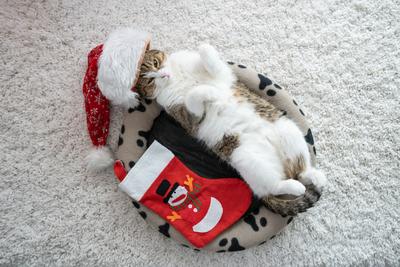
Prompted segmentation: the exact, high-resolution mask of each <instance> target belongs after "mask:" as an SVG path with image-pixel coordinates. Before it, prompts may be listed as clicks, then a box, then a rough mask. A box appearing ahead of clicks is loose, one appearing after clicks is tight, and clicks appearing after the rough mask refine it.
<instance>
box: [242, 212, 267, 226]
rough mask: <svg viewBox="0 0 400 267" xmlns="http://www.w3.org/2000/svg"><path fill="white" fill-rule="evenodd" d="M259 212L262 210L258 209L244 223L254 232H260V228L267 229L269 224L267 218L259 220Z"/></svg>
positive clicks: (245, 218)
mask: <svg viewBox="0 0 400 267" xmlns="http://www.w3.org/2000/svg"><path fill="white" fill-rule="evenodd" d="M259 212H260V208H256V209H255V210H254V211H252V212H251V213H250V214H248V215H247V216H246V217H244V219H243V221H244V222H245V223H247V224H248V225H249V226H250V227H251V229H253V231H254V232H258V231H259V230H260V227H266V226H267V223H268V222H267V218H265V217H261V218H257V216H256V215H258V213H259ZM257 222H258V223H257Z"/></svg>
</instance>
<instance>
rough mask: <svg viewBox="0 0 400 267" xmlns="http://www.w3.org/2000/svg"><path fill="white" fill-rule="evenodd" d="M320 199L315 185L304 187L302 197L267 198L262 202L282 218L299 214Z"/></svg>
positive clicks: (319, 191) (319, 192) (319, 193)
mask: <svg viewBox="0 0 400 267" xmlns="http://www.w3.org/2000/svg"><path fill="white" fill-rule="evenodd" d="M320 197H321V190H319V189H318V188H317V187H316V186H315V185H313V184H309V185H306V192H305V193H304V195H301V196H298V197H295V198H293V197H292V196H268V197H265V198H264V199H263V200H262V201H263V203H264V205H265V206H266V207H267V208H268V209H270V210H271V211H273V212H275V213H278V214H280V215H282V216H295V215H297V214H299V213H301V212H305V211H306V210H308V209H309V208H311V207H313V206H314V204H315V203H316V202H317V201H318V200H319V198H320Z"/></svg>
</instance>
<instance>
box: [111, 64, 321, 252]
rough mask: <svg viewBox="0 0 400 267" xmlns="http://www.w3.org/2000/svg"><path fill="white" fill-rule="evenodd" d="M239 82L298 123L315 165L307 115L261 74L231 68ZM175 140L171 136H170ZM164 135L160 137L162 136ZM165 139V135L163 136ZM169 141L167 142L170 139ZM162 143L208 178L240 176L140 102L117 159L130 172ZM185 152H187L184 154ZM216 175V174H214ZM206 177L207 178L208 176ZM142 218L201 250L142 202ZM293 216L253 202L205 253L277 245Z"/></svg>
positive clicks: (153, 106) (129, 117)
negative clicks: (275, 241) (270, 242)
mask: <svg viewBox="0 0 400 267" xmlns="http://www.w3.org/2000/svg"><path fill="white" fill-rule="evenodd" d="M228 63H229V64H230V66H231V67H232V70H233V71H234V73H235V74H236V76H237V77H238V80H239V81H240V82H242V83H244V84H245V85H246V86H247V87H248V88H249V90H253V91H254V92H256V93H257V94H258V95H259V96H260V97H263V98H265V99H267V100H268V101H270V102H271V103H272V104H274V105H275V106H276V107H278V108H279V109H281V110H282V111H283V112H284V115H285V116H288V117H289V118H290V119H292V120H294V121H295V122H296V123H297V125H298V126H299V127H300V129H301V130H302V132H303V133H304V138H305V140H306V142H307V144H308V147H309V151H310V154H311V159H312V162H313V163H314V160H315V154H316V152H315V147H314V139H313V135H312V132H311V129H310V127H309V125H308V123H307V121H306V120H305V115H304V112H303V111H302V110H301V108H300V107H299V106H298V104H297V102H296V101H295V100H294V99H293V97H292V96H290V94H289V93H288V92H287V91H286V90H285V89H283V88H282V87H281V86H279V85H278V84H276V83H274V82H272V81H271V80H270V79H269V78H268V77H267V76H266V75H264V74H260V73H257V72H256V71H255V70H253V69H250V68H247V67H246V66H243V65H240V64H235V63H233V62H228ZM169 131H170V132H173V133H174V134H172V133H171V134H169V133H168V132H169ZM160 133H161V134H160ZM163 133H164V134H163ZM165 136H168V137H165ZM154 142H156V143H161V144H162V145H163V146H166V147H167V148H168V149H169V150H171V151H172V152H174V154H175V155H176V156H177V157H178V158H179V159H180V160H181V161H183V163H184V164H185V165H186V166H189V167H190V169H192V170H194V171H195V172H197V173H203V176H204V175H206V176H213V175H214V176H215V177H234V176H235V171H234V170H232V169H230V168H229V166H224V164H223V163H221V162H220V161H219V160H218V159H217V158H214V157H216V156H215V155H213V154H212V153H210V152H208V151H206V150H205V149H202V146H201V144H200V143H198V142H197V141H196V140H194V139H192V138H191V137H189V136H187V135H186V134H185V133H184V131H183V129H182V128H181V127H180V126H179V125H177V124H176V123H174V121H173V120H172V118H170V117H169V116H168V115H167V114H165V112H163V111H162V110H161V108H160V107H159V106H158V105H157V103H155V102H154V101H151V100H141V102H140V104H139V105H138V106H137V107H136V108H134V109H129V110H127V112H126V113H125V115H124V120H123V125H122V127H121V132H120V136H119V141H118V151H117V153H116V156H117V159H119V160H120V161H121V162H122V164H123V166H124V168H125V170H126V172H129V170H130V169H131V168H134V166H135V165H136V164H137V163H138V161H139V162H140V158H141V156H142V155H143V153H145V151H146V149H147V148H148V147H149V146H150V145H151V144H153V143H154ZM183 147H184V149H183V150H182V148H183ZM199 159H201V160H199ZM210 170H211V171H210ZM204 173H205V174H204ZM133 206H134V207H135V208H136V210H137V212H138V213H139V215H140V216H141V217H142V218H143V219H144V220H145V221H146V222H147V223H149V224H150V225H152V226H153V227H154V228H155V229H156V230H157V231H159V232H160V233H162V234H163V235H164V236H166V237H168V238H171V239H174V240H175V241H177V242H178V243H179V244H181V245H182V246H184V247H190V248H192V249H194V250H196V251H197V250H199V248H197V247H196V246H194V245H193V244H192V243H191V242H189V241H188V240H187V238H185V237H183V235H182V234H181V233H180V232H179V231H177V230H176V229H175V228H174V227H172V226H171V224H170V223H169V222H167V221H166V220H165V219H163V218H161V217H160V216H159V215H157V214H155V213H154V212H153V211H152V210H150V209H149V208H147V207H145V206H144V205H142V204H141V203H138V202H137V201H135V200H134V201H133ZM292 219H293V217H291V216H285V217H283V216H281V215H279V214H276V213H273V212H272V211H270V210H269V209H267V208H266V207H265V206H264V205H262V204H260V202H259V201H256V200H254V201H252V205H251V207H250V208H249V209H248V210H247V212H246V213H245V214H244V215H243V216H242V217H241V218H240V219H239V220H238V221H237V222H236V223H234V224H233V225H231V226H230V227H229V228H228V229H227V230H225V231H223V232H222V233H220V234H219V235H218V236H217V237H215V238H214V239H213V240H212V241H211V242H210V243H207V245H205V246H204V247H202V248H201V249H202V250H207V251H214V252H226V251H238V250H244V249H246V248H250V247H253V246H257V245H261V244H263V243H265V242H266V241H267V240H269V239H272V238H274V237H275V235H276V234H278V233H279V232H280V231H281V230H282V229H283V228H284V227H285V226H286V225H287V224H289V223H290V222H291V221H292Z"/></svg>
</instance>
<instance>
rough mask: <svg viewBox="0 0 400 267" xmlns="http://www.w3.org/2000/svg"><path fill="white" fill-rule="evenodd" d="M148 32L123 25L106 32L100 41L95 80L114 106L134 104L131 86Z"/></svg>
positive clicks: (147, 43) (136, 73)
mask: <svg viewBox="0 0 400 267" xmlns="http://www.w3.org/2000/svg"><path fill="white" fill-rule="evenodd" d="M149 45H150V35H149V34H148V33H146V32H144V31H140V30H134V29H131V28H123V29H119V30H116V31H114V32H112V33H111V34H110V36H109V37H108V39H107V41H106V42H105V43H104V46H103V52H102V54H101V56H100V59H99V63H98V75H97V83H98V86H99V88H100V90H101V92H102V93H103V95H104V96H105V97H106V98H107V99H108V100H110V101H111V102H112V103H113V104H115V105H122V106H124V107H131V108H132V107H135V106H137V105H138V104H139V102H138V99H137V98H138V95H137V93H135V92H132V91H131V89H132V87H133V86H134V85H135V83H136V81H137V78H138V75H139V68H140V65H141V63H142V60H143V56H144V52H145V51H146V50H147V49H148V48H149Z"/></svg>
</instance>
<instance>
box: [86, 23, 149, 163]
mask: <svg viewBox="0 0 400 267" xmlns="http://www.w3.org/2000/svg"><path fill="white" fill-rule="evenodd" d="M149 47H150V35H149V34H148V33H146V32H143V31H140V30H134V29H130V28H124V29H119V30H116V31H114V32H113V33H111V34H110V36H109V37H108V39H107V40H106V41H105V42H104V44H101V45H98V46H96V47H95V48H94V49H93V50H92V51H90V53H89V55H88V67H87V70H86V74H85V77H84V81H83V88H82V90H83V95H84V100H85V109H86V116H87V127H88V131H89V136H90V139H91V140H92V143H93V146H94V148H93V149H92V150H91V152H90V153H89V155H88V156H87V158H86V160H87V163H88V168H89V169H90V170H101V169H104V168H106V167H108V166H110V165H112V164H113V163H114V158H113V153H112V152H111V150H110V149H109V147H107V146H106V144H107V137H108V132H109V126H110V104H115V105H120V106H123V107H125V108H134V107H136V106H137V105H138V104H139V101H138V95H137V93H136V92H134V86H135V84H136V82H137V79H138V77H139V69H140V65H141V63H142V61H143V56H144V52H145V51H146V50H147V49H149Z"/></svg>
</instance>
